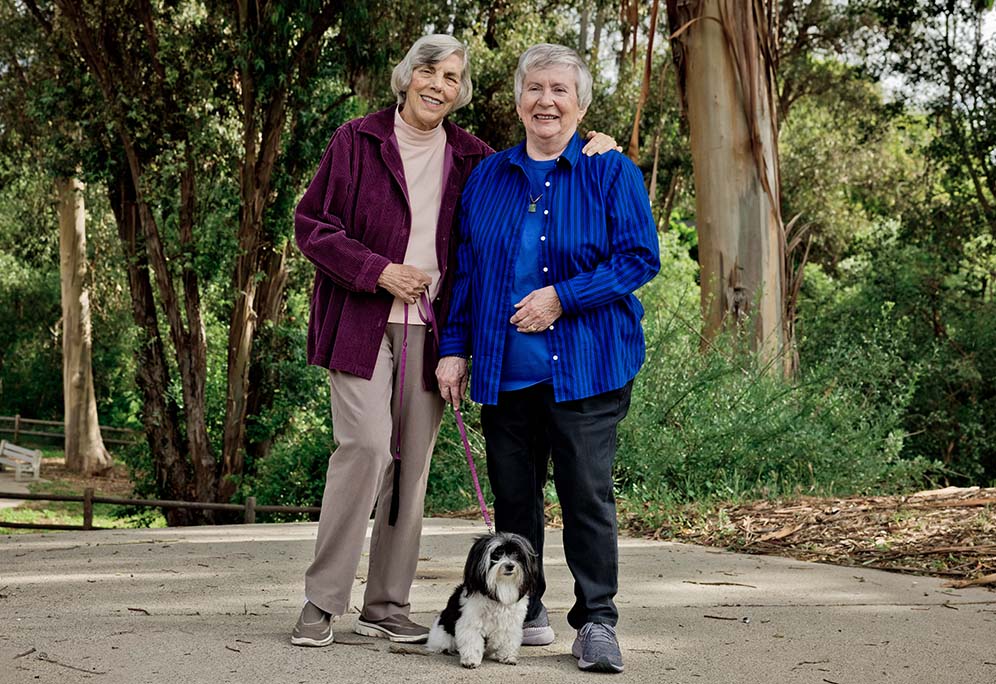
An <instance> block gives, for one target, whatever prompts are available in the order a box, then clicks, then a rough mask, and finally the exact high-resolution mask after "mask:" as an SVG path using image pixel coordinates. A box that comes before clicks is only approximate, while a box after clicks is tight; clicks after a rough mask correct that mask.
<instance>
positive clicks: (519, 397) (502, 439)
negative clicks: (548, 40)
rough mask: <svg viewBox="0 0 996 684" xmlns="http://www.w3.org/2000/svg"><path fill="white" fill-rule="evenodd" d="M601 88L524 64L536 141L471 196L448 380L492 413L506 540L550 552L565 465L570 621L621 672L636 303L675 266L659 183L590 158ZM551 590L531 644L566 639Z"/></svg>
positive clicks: (605, 665)
mask: <svg viewBox="0 0 996 684" xmlns="http://www.w3.org/2000/svg"><path fill="white" fill-rule="evenodd" d="M591 91H592V78H591V74H590V73H589V71H588V69H587V67H586V66H585V64H584V62H583V61H582V60H581V58H580V57H578V55H577V54H576V53H575V52H574V51H573V50H571V49H569V48H566V47H562V46H559V45H547V44H543V45H535V46H533V47H531V48H529V49H528V50H526V52H525V53H523V54H522V56H521V57H520V58H519V66H518V70H517V71H516V74H515V101H516V110H517V111H518V114H519V117H520V118H521V119H522V123H523V125H524V127H525V131H526V140H525V142H524V143H522V144H520V145H519V146H517V147H514V148H512V149H509V150H505V151H503V152H500V153H498V154H495V155H492V156H490V157H488V158H487V159H486V160H485V161H483V162H482V163H481V164H480V165H479V166H478V167H477V169H476V170H475V171H474V173H473V174H471V176H470V179H469V180H468V181H467V185H466V186H465V187H464V191H463V197H462V204H463V215H462V220H461V226H460V246H459V248H458V256H457V276H456V282H455V284H454V290H453V299H452V303H451V308H450V312H449V318H448V322H447V324H446V325H445V327H444V328H443V333H442V338H441V342H440V354H441V356H442V357H443V358H442V359H441V360H440V362H439V366H438V368H437V371H436V376H437V378H438V380H439V386H440V392H441V394H442V396H443V398H444V399H445V400H447V401H450V402H452V403H453V404H454V405H458V404H459V402H460V399H461V397H462V395H463V391H464V388H465V387H466V384H467V373H468V369H467V359H468V358H473V362H474V372H473V377H472V378H471V379H470V395H471V398H472V399H474V400H475V401H477V402H480V403H481V404H483V405H484V406H483V407H482V409H481V423H482V426H483V429H484V437H485V440H486V444H487V463H488V476H489V478H490V480H491V487H492V490H493V491H494V497H495V502H494V506H495V522H496V525H497V528H498V529H499V530H501V531H508V532H516V533H518V534H521V535H523V536H525V537H526V538H527V539H529V540H530V541H531V542H532V543H533V545H534V547H535V548H536V549H537V551H538V552H539V553H540V554H541V555H542V548H543V527H544V515H543V486H544V484H545V481H546V473H547V463H548V459H549V458H550V456H551V455H552V458H553V476H554V483H555V485H556V488H557V495H558V497H559V499H560V505H561V508H562V511H563V519H564V553H565V555H566V558H567V564H568V566H569V568H570V570H571V573H572V574H573V576H574V580H575V584H574V593H575V602H574V606H573V607H572V608H571V610H570V612H569V613H568V615H567V620H568V622H569V623H570V625H571V626H572V627H573V628H574V629H576V630H578V634H577V639H576V640H575V642H574V646H573V654H574V656H575V657H577V658H578V666H579V667H580V668H581V669H583V670H596V671H605V672H621V671H622V669H623V663H622V656H621V653H620V651H619V645H618V641H617V640H616V635H615V624H616V622H617V619H618V612H617V610H616V607H615V604H614V603H613V597H614V596H615V594H616V588H617V575H618V572H617V570H618V568H617V557H618V553H617V529H616V510H615V500H614V498H613V486H612V485H613V483H612V464H613V460H614V458H615V450H616V426H617V425H618V423H619V421H621V420H622V419H623V417H624V416H625V415H626V412H627V410H628V408H629V401H630V391H631V388H632V383H633V377H634V376H635V375H636V373H637V371H638V370H639V368H640V366H641V365H642V363H643V359H644V340H643V330H642V328H641V325H640V320H641V318H642V315H643V308H642V307H641V305H640V302H639V301H638V300H637V299H636V297H635V296H634V295H633V291H634V290H636V288H638V287H640V286H641V285H642V284H644V283H646V282H647V281H649V280H650V279H651V278H652V277H653V276H654V275H655V274H656V273H657V271H658V270H659V268H660V255H659V248H658V241H657V234H656V231H655V228H654V222H653V218H652V215H651V212H650V204H649V200H648V197H647V193H646V190H645V189H644V186H643V178H642V176H641V174H640V172H639V170H638V169H637V168H636V166H635V165H634V164H633V163H632V162H630V161H629V160H628V159H626V158H625V157H624V156H623V155H621V154H618V153H615V152H610V153H608V154H606V155H603V156H598V157H586V156H584V155H582V154H580V152H581V139H580V137H579V136H578V134H577V127H578V123H579V122H580V121H581V119H582V118H583V117H584V115H585V112H586V111H587V109H588V105H589V104H590V103H591ZM544 588H545V584H544V583H542V582H541V583H540V586H539V589H538V591H537V593H536V594H535V595H534V596H533V597H532V601H531V605H530V609H529V612H528V614H527V616H526V625H525V627H526V629H525V637H524V642H523V643H536V644H543V643H549V642H551V641H553V637H554V635H553V630H552V628H551V627H550V626H549V621H548V619H547V616H546V610H545V609H544V607H543V604H542V601H541V599H542V596H543V591H544Z"/></svg>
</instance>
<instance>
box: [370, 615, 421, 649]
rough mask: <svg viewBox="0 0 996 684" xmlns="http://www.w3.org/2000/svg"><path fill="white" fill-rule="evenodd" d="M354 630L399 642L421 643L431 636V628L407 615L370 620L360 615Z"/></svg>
mask: <svg viewBox="0 0 996 684" xmlns="http://www.w3.org/2000/svg"><path fill="white" fill-rule="evenodd" d="M353 631H354V632H356V633H357V634H362V635H363V636H369V637H378V638H380V639H390V640H391V641H394V642H396V643H399V644H421V643H424V642H425V640H426V639H428V638H429V628H428V627H423V626H422V625H418V624H415V623H414V622H412V621H411V620H409V619H408V616H407V615H402V614H400V613H398V614H397V615H388V616H387V617H386V618H384V619H383V620H376V621H374V620H368V619H367V618H365V617H363V616H362V615H360V617H359V618H357V620H356V627H354V628H353Z"/></svg>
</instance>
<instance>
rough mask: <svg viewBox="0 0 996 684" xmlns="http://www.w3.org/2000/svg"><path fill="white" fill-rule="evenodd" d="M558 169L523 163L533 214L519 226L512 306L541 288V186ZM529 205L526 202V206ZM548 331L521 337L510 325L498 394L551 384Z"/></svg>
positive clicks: (552, 163) (551, 165)
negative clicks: (533, 203) (520, 237)
mask: <svg viewBox="0 0 996 684" xmlns="http://www.w3.org/2000/svg"><path fill="white" fill-rule="evenodd" d="M556 165H557V161H556V160H555V159H551V160H550V161H536V160H534V159H530V158H529V157H528V156H527V157H526V158H525V159H524V160H523V170H524V171H525V172H526V176H528V178H529V199H530V200H532V199H535V200H536V202H535V204H536V211H535V212H530V211H529V210H528V209H527V210H526V216H525V220H524V222H523V224H522V240H521V241H520V242H519V257H518V258H517V259H516V260H515V277H514V278H513V280H512V296H511V298H510V299H511V302H512V304H513V305H514V304H515V303H516V302H518V301H521V300H522V298H523V297H525V296H526V295H528V294H529V293H530V292H532V291H533V290H538V289H540V288H541V287H543V272H542V271H541V270H540V268H541V267H540V263H539V262H540V258H539V257H540V246H541V244H542V241H541V240H540V238H541V237H543V214H542V211H543V208H544V207H545V206H546V204H547V202H544V195H545V193H544V192H543V190H544V187H545V186H544V185H543V183H544V182H545V181H546V177H547V174H549V173H550V171H552V170H553V169H554V167H555V166H556ZM528 204H529V203H528V202H527V205H528ZM546 334H547V331H545V330H544V331H542V332H538V333H520V332H519V331H518V330H517V329H516V326H514V325H512V324H511V323H509V324H508V325H507V329H506V332H505V354H504V357H503V358H502V362H501V381H500V382H499V384H498V390H499V391H501V392H509V391H512V390H518V389H523V388H525V387H531V386H532V385H538V384H540V383H544V382H552V381H553V371H552V370H551V369H550V346H549V345H548V344H547V342H546Z"/></svg>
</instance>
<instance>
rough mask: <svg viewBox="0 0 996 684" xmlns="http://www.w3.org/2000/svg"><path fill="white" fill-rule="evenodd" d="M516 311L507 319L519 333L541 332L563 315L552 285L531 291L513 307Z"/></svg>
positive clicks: (558, 298)
mask: <svg viewBox="0 0 996 684" xmlns="http://www.w3.org/2000/svg"><path fill="white" fill-rule="evenodd" d="M515 308H516V309H518V311H516V312H515V315H513V316H512V318H510V319H509V323H511V324H512V325H514V326H517V327H516V329H517V330H518V331H519V332H520V333H536V332H542V331H543V330H546V329H547V328H549V327H550V326H551V325H552V324H553V322H554V321H555V320H557V319H558V318H560V315H561V314H562V313H564V309H563V307H561V305H560V297H558V296H557V291H556V290H555V289H553V286H552V285H547V286H546V287H541V288H540V289H538V290H533V291H532V292H530V293H529V294H527V295H526V296H525V297H523V298H522V301H520V302H519V303H518V304H516V305H515Z"/></svg>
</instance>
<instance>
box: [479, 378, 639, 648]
mask: <svg viewBox="0 0 996 684" xmlns="http://www.w3.org/2000/svg"><path fill="white" fill-rule="evenodd" d="M632 389H633V383H632V381H631V382H629V383H628V384H627V385H626V386H625V387H622V388H620V389H618V390H612V391H610V392H605V393H603V394H598V395H595V396H593V397H587V398H585V399H578V400H575V401H565V402H561V403H557V402H556V401H554V397H553V388H552V387H551V386H550V385H535V386H533V387H527V388H526V389H522V390H517V391H514V392H501V393H499V395H498V403H497V405H493V406H492V405H486V406H484V407H482V409H481V425H482V427H483V428H484V438H485V440H486V443H487V453H488V478H489V479H490V481H491V489H492V491H493V492H494V496H495V526H496V527H497V529H498V530H499V531H502V532H515V533H516V534H521V535H522V536H524V537H525V538H526V539H528V540H529V541H530V542H532V544H533V547H534V548H535V549H536V552H537V553H538V554H539V556H540V561H541V563H540V570H541V573H542V558H543V528H544V524H545V516H544V511H543V486H544V485H545V484H546V473H547V463H548V461H549V458H550V456H551V455H552V456H553V481H554V484H555V485H556V487H557V496H558V497H559V499H560V507H561V511H562V513H563V516H564V555H565V556H566V558H567V566H568V567H569V568H570V570H571V574H573V575H574V596H575V602H574V607H573V608H571V610H570V612H569V613H568V614H567V621H568V622H569V623H570V624H571V626H572V627H574V628H575V629H580V628H581V627H582V626H584V624H585V623H586V622H602V623H605V624H609V625H615V624H616V621H617V620H618V618H619V613H618V611H617V610H616V606H615V603H613V601H612V599H613V597H615V595H616V589H617V587H618V575H619V550H618V538H617V537H618V531H617V527H616V501H615V497H614V495H613V483H612V463H613V461H614V460H615V456H616V427H617V426H618V425H619V421H621V420H622V419H623V418H624V417H625V416H626V412H627V411H628V410H629V401H630V394H631V392H632ZM545 590H546V581H545V580H544V579H541V580H540V582H539V585H538V589H537V591H536V594H535V595H534V596H532V597H531V600H530V604H529V612H528V613H527V615H526V619H527V620H531V619H533V618H535V617H536V616H537V615H538V614H539V611H540V607H541V605H542V604H541V600H542V598H543V592H544V591H545Z"/></svg>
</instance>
